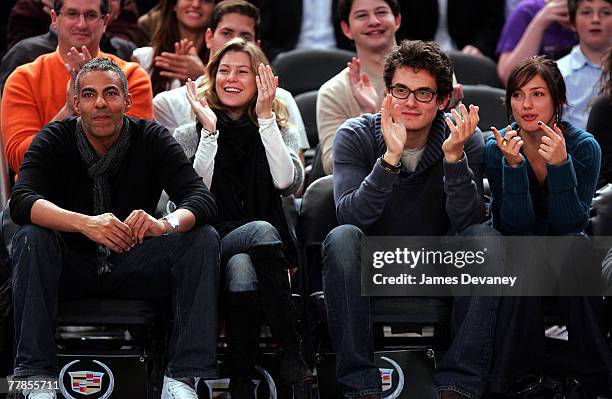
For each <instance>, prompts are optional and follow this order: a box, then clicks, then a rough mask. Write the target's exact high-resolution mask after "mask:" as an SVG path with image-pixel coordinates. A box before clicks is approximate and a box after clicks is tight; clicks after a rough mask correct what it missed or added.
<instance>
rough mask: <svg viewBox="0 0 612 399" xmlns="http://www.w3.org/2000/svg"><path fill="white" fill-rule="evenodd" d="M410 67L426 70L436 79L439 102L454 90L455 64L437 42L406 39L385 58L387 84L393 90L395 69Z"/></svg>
mask: <svg viewBox="0 0 612 399" xmlns="http://www.w3.org/2000/svg"><path fill="white" fill-rule="evenodd" d="M401 67H410V68H413V69H415V70H421V69H422V70H425V71H427V72H429V73H430V74H431V75H432V76H433V77H434V79H435V80H436V86H437V87H438V88H437V94H438V99H437V101H438V103H440V102H442V101H444V100H445V99H446V97H447V96H449V95H450V94H451V93H452V91H453V64H452V63H451V60H450V57H449V56H448V55H447V54H446V53H444V52H443V51H442V50H441V49H440V46H438V44H437V43H436V42H424V41H422V40H404V41H402V42H401V43H400V45H399V46H397V47H396V48H395V49H393V51H391V53H390V54H389V55H388V56H387V58H386V59H385V70H384V72H383V77H384V79H385V86H386V87H387V89H389V90H391V85H392V82H393V75H394V74H395V70H396V69H398V68H401Z"/></svg>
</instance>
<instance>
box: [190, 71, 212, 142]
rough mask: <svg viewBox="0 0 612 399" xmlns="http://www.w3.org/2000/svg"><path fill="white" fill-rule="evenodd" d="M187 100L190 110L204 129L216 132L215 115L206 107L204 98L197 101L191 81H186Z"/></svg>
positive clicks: (194, 86) (194, 85)
mask: <svg viewBox="0 0 612 399" xmlns="http://www.w3.org/2000/svg"><path fill="white" fill-rule="evenodd" d="M186 86H187V100H188V101H189V104H191V109H193V113H194V114H195V115H196V118H198V120H199V121H200V123H201V124H202V127H204V129H206V130H208V131H209V132H214V131H215V130H217V115H215V113H214V112H213V110H212V109H210V107H209V106H208V103H207V102H206V99H205V98H202V99H198V96H197V94H196V84H195V82H194V81H193V80H191V79H187V85H186Z"/></svg>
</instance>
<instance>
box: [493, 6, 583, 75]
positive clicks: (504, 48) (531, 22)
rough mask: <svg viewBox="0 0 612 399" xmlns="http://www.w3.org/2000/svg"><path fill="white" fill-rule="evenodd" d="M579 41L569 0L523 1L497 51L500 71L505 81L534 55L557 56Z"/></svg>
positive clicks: (510, 19)
mask: <svg viewBox="0 0 612 399" xmlns="http://www.w3.org/2000/svg"><path fill="white" fill-rule="evenodd" d="M576 43H577V40H576V35H575V34H574V32H573V29H572V25H571V23H570V20H569V11H568V8H567V0H550V1H546V0H522V1H521V2H520V3H519V4H517V6H516V7H515V8H514V11H513V12H512V14H511V15H510V17H508V19H506V23H505V25H504V29H503V31H502V34H501V37H500V38H499V43H497V53H498V54H499V61H498V63H497V73H498V74H499V79H500V80H501V81H502V83H504V84H505V83H506V81H507V80H508V76H509V75H510V72H512V70H513V69H514V66H515V65H516V64H518V63H519V62H521V61H522V60H524V59H525V58H527V57H530V56H532V55H538V54H543V55H546V56H548V57H550V58H553V59H558V58H560V57H562V56H564V55H565V54H567V53H568V52H569V50H570V49H571V47H572V46H573V45H575V44H576Z"/></svg>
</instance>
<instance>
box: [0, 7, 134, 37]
mask: <svg viewBox="0 0 612 399" xmlns="http://www.w3.org/2000/svg"><path fill="white" fill-rule="evenodd" d="M109 3H110V15H111V18H110V21H109V27H108V29H107V30H106V34H107V35H108V36H109V37H119V38H121V39H124V40H127V41H130V42H132V43H135V44H140V43H141V42H142V37H143V34H142V32H141V31H140V29H139V28H138V25H137V22H136V21H137V19H138V7H137V6H136V2H135V0H110V1H109ZM54 7H55V6H54V0H17V2H16V4H15V6H14V7H13V8H12V10H11V15H10V16H9V26H8V33H7V45H8V47H7V48H11V47H13V46H14V45H15V44H17V43H18V42H19V41H20V40H23V39H26V38H28V37H32V36H38V35H42V34H44V33H47V31H48V30H49V24H50V23H51V10H52V9H53V8H54ZM58 8H61V2H60V5H59V7H58ZM111 22H112V24H111Z"/></svg>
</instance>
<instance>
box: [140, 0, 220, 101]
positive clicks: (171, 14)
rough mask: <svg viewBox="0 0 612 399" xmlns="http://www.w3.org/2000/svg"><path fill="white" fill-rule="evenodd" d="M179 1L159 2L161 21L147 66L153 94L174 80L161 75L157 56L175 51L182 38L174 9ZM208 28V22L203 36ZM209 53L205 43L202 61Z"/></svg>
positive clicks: (167, 0) (163, 89)
mask: <svg viewBox="0 0 612 399" xmlns="http://www.w3.org/2000/svg"><path fill="white" fill-rule="evenodd" d="M177 1H178V0H161V1H160V2H159V4H158V5H159V17H160V18H159V23H158V24H157V27H156V29H155V31H154V32H153V37H152V38H151V46H152V47H153V58H152V59H151V65H148V66H147V67H148V68H150V71H151V83H152V85H153V95H155V94H157V93H160V92H162V91H166V90H168V87H169V85H170V82H171V81H172V78H168V77H165V76H161V75H160V74H159V73H160V71H161V70H162V68H158V67H157V66H155V57H157V56H158V55H160V54H161V53H162V52H164V51H166V52H169V53H174V43H176V42H178V41H180V40H181V39H182V38H181V34H180V30H179V22H178V19H177V18H176V12H175V11H174V7H175V6H176V3H177ZM206 1H207V2H209V3H214V2H215V0H206ZM207 28H208V22H206V24H205V25H204V26H202V36H204V32H206V29H207ZM208 55H209V52H208V48H206V45H204V44H203V45H202V48H201V49H200V52H199V53H198V56H199V57H200V59H201V60H202V62H206V60H207V59H208Z"/></svg>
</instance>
